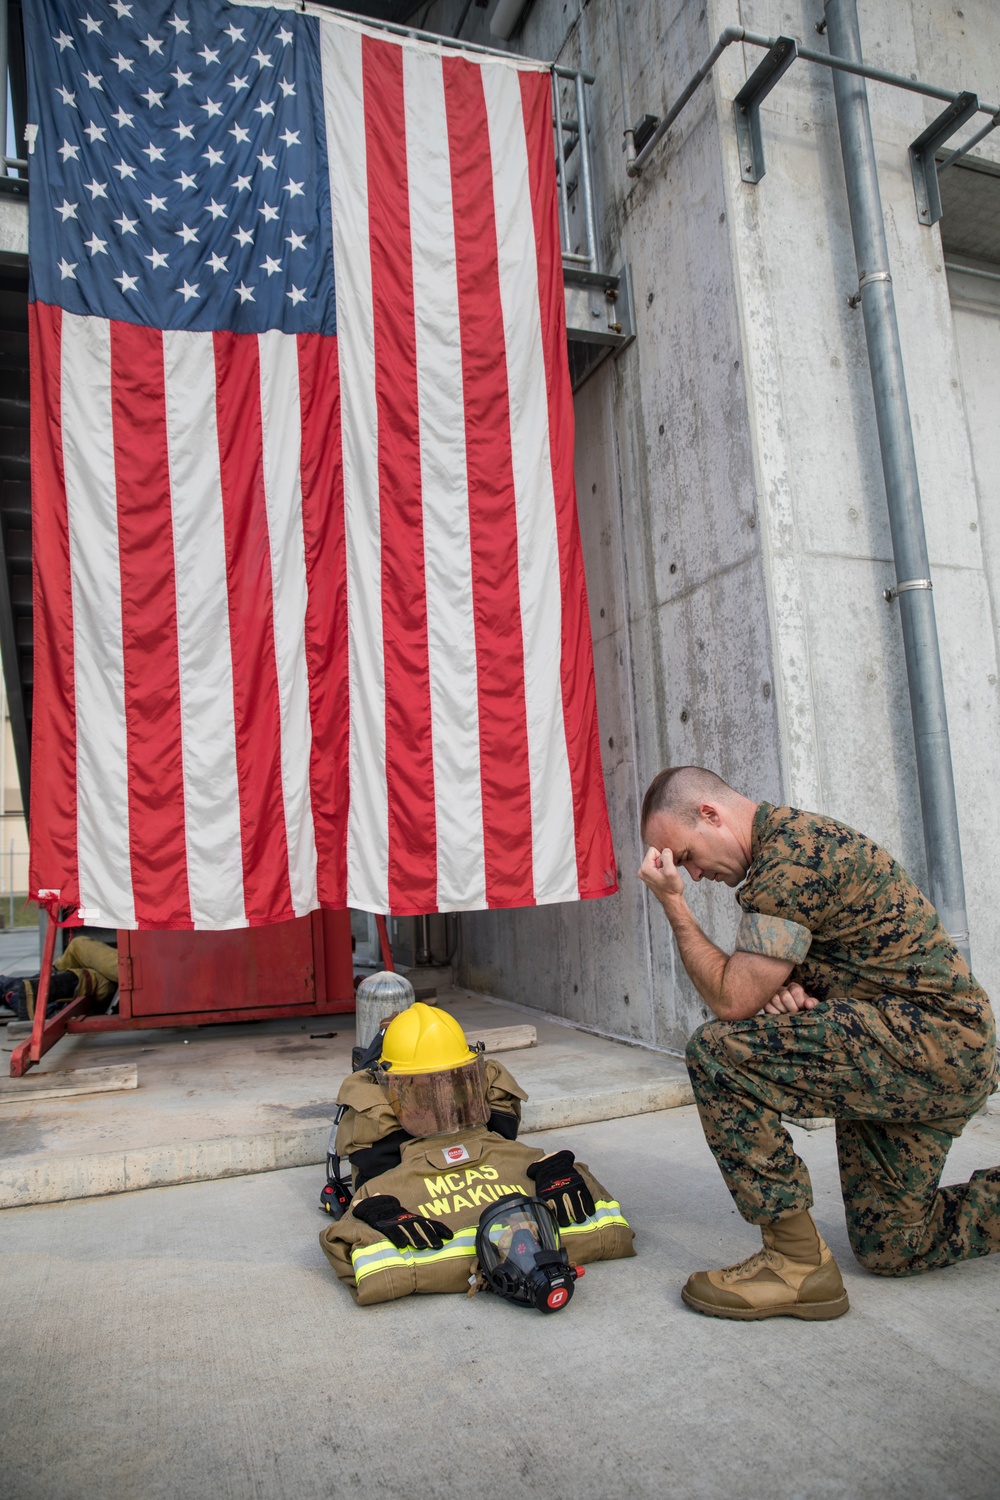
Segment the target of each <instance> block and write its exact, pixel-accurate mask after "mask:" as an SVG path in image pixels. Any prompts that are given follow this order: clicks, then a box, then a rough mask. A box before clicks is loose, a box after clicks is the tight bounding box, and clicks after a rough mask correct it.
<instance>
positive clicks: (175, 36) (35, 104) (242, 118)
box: [25, 0, 336, 334]
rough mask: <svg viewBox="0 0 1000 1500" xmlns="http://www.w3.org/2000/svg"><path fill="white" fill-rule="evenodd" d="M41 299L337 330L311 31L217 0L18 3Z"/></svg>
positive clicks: (254, 328)
mask: <svg viewBox="0 0 1000 1500" xmlns="http://www.w3.org/2000/svg"><path fill="white" fill-rule="evenodd" d="M25 24H26V28H27V38H26V40H27V48H26V50H27V56H28V77H29V96H28V120H29V122H30V123H29V125H28V131H27V135H28V149H29V153H30V154H29V163H30V165H29V173H30V180H31V201H30V269H31V296H32V298H33V299H34V300H37V301H39V302H45V303H49V304H57V305H59V306H60V307H63V308H65V309H66V310H67V311H68V312H73V313H84V314H86V313H90V314H95V315H97V316H100V317H104V318H114V319H119V320H123V321H125V322H129V323H143V324H147V325H149V326H152V327H156V328H186V329H196V330H214V329H231V330H233V331H235V332H238V333H260V332H262V331H263V330H264V329H268V328H277V329H281V330H282V331H283V332H285V333H326V334H332V333H336V305H335V294H334V276H333V234H332V225H331V220H330V184H329V176H328V172H327V155H326V131H325V123H324V113H323V87H322V80H321V76H320V61H319V29H318V28H319V23H318V21H316V20H315V18H313V17H311V16H303V15H301V14H296V13H294V12H291V11H281V10H270V9H268V10H264V9H251V8H249V7H244V6H235V5H230V4H227V3H226V0H131V3H129V4H126V3H125V0H113V3H110V4H109V3H108V0H91V3H87V0H82V3H80V0H28V3H27V4H26V6H25Z"/></svg>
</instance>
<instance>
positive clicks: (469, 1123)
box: [374, 1000, 490, 1138]
mask: <svg viewBox="0 0 1000 1500" xmlns="http://www.w3.org/2000/svg"><path fill="white" fill-rule="evenodd" d="M374 1072H375V1076H376V1078H377V1079H378V1081H379V1083H380V1084H381V1085H382V1087H383V1089H384V1090H385V1093H386V1097H387V1099H388V1101H389V1104H390V1105H391V1106H392V1109H393V1111H394V1113H395V1115H396V1118H397V1119H398V1120H399V1123H400V1125H402V1127H403V1129H404V1130H406V1131H408V1132H409V1134H410V1135H413V1136H418V1137H421V1138H422V1137H425V1136H429V1135H442V1134H446V1133H450V1132H452V1131H458V1130H468V1129H470V1128H471V1127H473V1126H475V1125H485V1124H486V1122H487V1121H488V1119H489V1115H490V1111H489V1105H488V1104H487V1102H486V1072H485V1068H484V1064H483V1058H482V1054H481V1053H480V1052H478V1051H473V1049H472V1048H471V1047H470V1046H469V1044H468V1042H467V1041H466V1040H465V1033H464V1032H463V1030H462V1028H461V1026H460V1025H459V1024H458V1022H457V1021H456V1020H455V1017H454V1016H451V1015H449V1014H448V1012H447V1011H446V1010H441V1008H440V1007H439V1006H437V1005H425V1004H424V1003H423V1002H422V1001H420V1000H417V1001H415V1002H414V1003H413V1004H412V1005H410V1006H408V1007H407V1009H406V1010H403V1011H400V1013H399V1015H398V1016H394V1017H393V1019H392V1020H391V1021H390V1022H389V1025H388V1026H387V1027H386V1029H385V1036H384V1037H383V1038H382V1057H381V1059H380V1061H379V1063H378V1064H377V1066H376V1067H375V1069H374Z"/></svg>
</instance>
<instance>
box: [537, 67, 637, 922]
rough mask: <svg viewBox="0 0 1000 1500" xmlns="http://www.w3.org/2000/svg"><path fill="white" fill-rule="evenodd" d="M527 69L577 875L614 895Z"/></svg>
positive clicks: (555, 295)
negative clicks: (560, 590)
mask: <svg viewBox="0 0 1000 1500" xmlns="http://www.w3.org/2000/svg"><path fill="white" fill-rule="evenodd" d="M519 79H520V84H521V108H522V111H523V114H524V129H525V136H526V139H527V145H528V170H529V175H530V181H531V205H532V213H533V216H534V221H535V250H536V254H537V258H538V301H539V308H540V311H541V321H542V348H543V349H544V351H545V383H546V387H547V390H548V402H549V451H550V455H551V460H552V489H553V494H554V497H555V509H556V532H557V535H558V541H559V573H560V584H561V588H562V698H563V721H564V724H565V728H566V751H567V754H568V757H569V770H570V780H571V783H572V787H573V821H574V825H575V833H576V867H577V880H578V882H579V887H580V895H581V896H608V895H610V894H611V893H612V892H613V891H616V890H617V889H618V880H617V877H616V874H615V855H614V848H613V846H612V843H611V829H610V826H609V823H608V813H607V805H606V802H605V797H604V777H603V772H602V766H601V742H600V734H599V730H598V724H597V694H596V690H595V687H594V654H593V646H592V644H591V631H590V610H589V608H588V604H587V580H586V575H585V572H584V567H583V550H582V547H581V543H580V526H579V520H578V517H577V510H576V482H575V477H574V469H573V395H572V391H571V390H570V383H569V361H568V357H567V351H566V308H565V300H564V292H563V275H562V253H561V247H560V239H559V211H558V207H557V201H556V181H555V163H554V161H553V157H552V83H551V79H550V78H549V76H548V75H547V74H539V73H521V74H519Z"/></svg>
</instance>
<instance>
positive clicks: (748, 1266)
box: [721, 1245, 773, 1279]
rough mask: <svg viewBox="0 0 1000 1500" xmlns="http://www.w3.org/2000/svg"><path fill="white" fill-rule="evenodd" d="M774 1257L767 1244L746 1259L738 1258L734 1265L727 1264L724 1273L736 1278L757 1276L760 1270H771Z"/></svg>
mask: <svg viewBox="0 0 1000 1500" xmlns="http://www.w3.org/2000/svg"><path fill="white" fill-rule="evenodd" d="M772 1264H773V1257H772V1254H771V1251H770V1250H769V1249H768V1247H767V1245H764V1246H762V1247H761V1249H760V1250H756V1251H755V1252H754V1254H753V1255H748V1256H747V1258H746V1260H738V1261H737V1262H736V1264H735V1265H734V1266H726V1267H725V1268H724V1269H723V1271H722V1273H721V1274H722V1275H723V1276H727V1277H731V1278H733V1279H735V1278H736V1277H746V1276H755V1275H756V1274H757V1272H758V1271H764V1270H770V1269H771V1268H772Z"/></svg>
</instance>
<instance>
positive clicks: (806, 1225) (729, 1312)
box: [681, 1209, 850, 1322]
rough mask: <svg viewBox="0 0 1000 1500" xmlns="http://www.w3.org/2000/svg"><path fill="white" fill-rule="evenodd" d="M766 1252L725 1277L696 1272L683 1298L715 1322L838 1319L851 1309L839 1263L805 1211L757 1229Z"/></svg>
mask: <svg viewBox="0 0 1000 1500" xmlns="http://www.w3.org/2000/svg"><path fill="white" fill-rule="evenodd" d="M761 1235H762V1236H763V1239H764V1248H763V1249H762V1250H758V1251H757V1254H756V1255H751V1256H750V1258H749V1260H743V1261H740V1263H739V1265H736V1266H727V1267H726V1269H725V1270H723V1271H696V1272H695V1273H694V1275H693V1276H689V1277H688V1282H687V1286H686V1287H685V1288H684V1290H683V1291H682V1292H681V1296H682V1297H683V1298H684V1301H685V1302H686V1303H687V1305H688V1307H693V1308H695V1309H696V1311H698V1312H703V1313H709V1314H710V1315H711V1316H712V1317H714V1318H742V1319H744V1320H747V1321H750V1320H752V1319H757V1318H782V1317H785V1318H806V1319H809V1320H810V1321H812V1320H815V1321H817V1322H818V1321H820V1320H821V1319H824V1318H839V1317H840V1315H841V1313H845V1312H846V1311H847V1309H848V1307H849V1305H850V1304H849V1303H848V1300H847V1293H846V1292H845V1290H844V1283H843V1281H842V1280H841V1278H840V1271H839V1270H838V1268H837V1262H836V1261H835V1260H834V1258H833V1255H832V1254H831V1253H830V1250H829V1247H828V1246H827V1245H826V1244H825V1243H824V1241H823V1237H822V1235H821V1234H820V1232H819V1230H818V1229H817V1228H816V1225H815V1224H814V1223H813V1221H812V1218H811V1217H810V1215H809V1214H808V1213H807V1212H806V1211H805V1210H804V1209H803V1210H802V1211H801V1212H800V1213H796V1214H789V1215H788V1216H787V1218H784V1219H779V1220H778V1221H777V1223H775V1224H768V1225H766V1226H765V1227H764V1228H762V1229H761Z"/></svg>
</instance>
